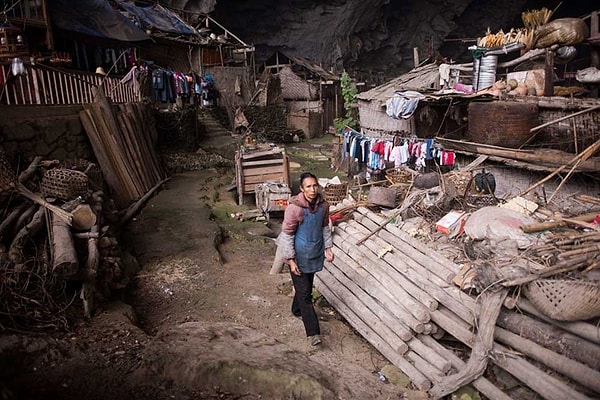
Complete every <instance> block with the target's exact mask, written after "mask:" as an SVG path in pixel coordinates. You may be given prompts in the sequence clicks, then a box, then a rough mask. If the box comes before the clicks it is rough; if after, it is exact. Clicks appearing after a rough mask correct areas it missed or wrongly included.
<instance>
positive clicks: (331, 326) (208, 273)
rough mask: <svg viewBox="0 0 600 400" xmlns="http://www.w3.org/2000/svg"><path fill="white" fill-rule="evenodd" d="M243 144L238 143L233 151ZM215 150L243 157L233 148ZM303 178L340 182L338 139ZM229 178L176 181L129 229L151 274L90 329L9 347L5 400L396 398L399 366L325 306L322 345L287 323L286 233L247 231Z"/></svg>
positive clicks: (216, 173) (312, 153) (3, 366)
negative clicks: (392, 373) (391, 371)
mask: <svg viewBox="0 0 600 400" xmlns="http://www.w3.org/2000/svg"><path fill="white" fill-rule="evenodd" d="M230 140H233V139H230ZM213 145H216V144H215V143H207V144H206V146H205V148H208V149H210V150H209V151H221V152H222V153H223V155H225V156H226V157H231V156H233V153H232V152H231V149H232V148H233V147H232V146H231V143H220V147H218V148H217V147H215V148H211V146H213ZM288 154H289V155H290V156H291V161H292V166H293V168H292V174H293V175H294V176H297V175H298V173H299V172H300V171H301V170H312V171H315V172H316V173H317V174H318V175H320V176H328V177H332V176H334V175H336V172H335V171H333V170H331V169H330V168H329V166H330V161H329V160H328V157H330V156H331V137H326V138H323V139H320V140H314V141H311V142H305V143H300V144H294V145H293V146H289V148H288ZM233 176H234V171H233V169H232V168H226V167H219V168H205V169H203V170H201V171H192V172H184V173H179V174H176V175H174V176H173V177H172V179H171V180H170V181H169V182H168V183H167V184H165V186H164V188H163V189H162V190H161V191H160V192H159V193H158V194H157V195H156V196H155V197H153V198H152V199H151V200H150V201H149V202H148V203H147V204H146V206H145V208H144V209H143V210H142V211H141V212H140V213H139V215H137V216H136V218H135V219H134V220H132V221H131V222H130V223H129V224H128V225H127V227H126V228H125V230H124V232H123V235H122V239H121V241H122V244H123V245H124V246H125V247H127V248H128V249H129V250H130V251H131V253H133V254H134V255H135V256H136V257H137V259H138V261H139V263H140V265H141V270H140V271H139V273H137V275H136V276H135V277H134V278H133V279H132V281H131V284H130V285H129V287H128V288H127V289H126V290H124V291H122V292H121V293H118V296H117V298H115V299H113V300H111V301H110V302H104V303H101V304H99V305H98V309H97V311H96V314H95V316H94V317H93V318H92V319H91V320H83V319H82V320H80V321H78V322H77V323H76V324H75V326H74V329H73V331H72V332H68V333H63V334H59V335H27V334H17V333H13V334H10V335H3V336H2V338H1V339H2V340H0V354H1V355H2V360H1V361H0V371H2V378H3V382H2V386H1V387H0V388H1V389H2V392H1V393H0V396H1V398H3V399H10V398H14V399H81V398H83V399H86V400H93V399H259V398H261V399H398V398H412V399H420V398H426V395H425V394H424V393H420V392H416V391H412V390H410V389H406V388H404V387H402V386H401V385H395V384H392V383H384V382H382V381H380V379H379V376H378V374H377V372H378V371H380V370H381V369H382V368H384V366H386V365H387V364H388V363H387V362H386V361H385V359H384V358H382V357H381V355H380V354H379V353H378V352H376V351H375V350H374V349H373V348H372V347H371V346H370V345H369V344H368V343H367V342H366V341H365V340H364V339H362V338H361V337H360V336H359V335H357V334H356V332H354V331H353V329H352V328H351V327H349V326H348V325H347V324H346V323H345V322H344V321H343V319H342V318H341V317H339V315H337V314H336V313H335V310H333V309H331V308H330V307H328V306H327V304H326V302H323V301H321V302H319V306H318V313H319V315H320V317H321V324H322V332H323V338H324V343H323V345H322V346H320V347H317V348H315V347H311V346H309V344H308V343H307V340H306V337H305V334H304V329H303V325H302V322H301V320H299V319H297V318H295V317H293V316H292V315H291V313H290V304H291V297H290V295H291V282H290V278H289V275H288V274H286V273H283V274H278V275H270V274H269V269H270V267H271V264H272V261H273V256H274V253H275V245H274V243H273V239H272V238H273V237H274V236H275V235H276V234H277V232H278V227H279V224H280V220H279V219H278V218H277V215H275V216H274V217H273V218H271V221H270V222H269V223H268V224H265V222H256V221H245V222H241V221H238V220H236V219H232V218H231V214H232V213H235V212H238V211H242V210H248V209H252V208H254V207H253V204H252V199H251V198H250V199H246V204H245V205H243V206H240V205H238V204H237V203H236V201H235V200H234V199H235V193H234V192H232V191H231V190H230V189H231V183H232V180H233Z"/></svg>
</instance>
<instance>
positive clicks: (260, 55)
mask: <svg viewBox="0 0 600 400" xmlns="http://www.w3.org/2000/svg"><path fill="white" fill-rule="evenodd" d="M581 1H583V0H581ZM578 2H580V0H573V2H569V5H568V7H567V6H566V5H563V6H561V7H562V9H563V10H564V11H568V9H569V8H571V9H573V5H574V4H572V3H578ZM539 3H540V2H539V1H534V0H529V1H527V0H504V1H496V0H477V1H475V0H396V1H390V0H346V1H343V0H252V1H246V0H218V1H217V0H171V1H169V0H167V1H166V2H165V4H166V5H170V6H172V7H175V8H179V9H185V10H190V11H199V12H211V15H212V16H213V17H214V18H215V19H216V20H217V21H219V22H220V23H222V24H223V25H224V26H226V27H227V28H228V29H230V30H231V31H232V32H233V33H235V34H236V35H237V36H239V37H240V38H242V40H244V41H245V42H246V43H252V44H254V45H255V46H256V49H257V60H259V61H260V60H264V59H266V58H268V57H269V56H270V55H271V54H272V53H273V52H274V51H275V50H282V51H284V52H287V53H289V54H291V55H296V56H301V57H306V58H309V59H311V60H313V61H315V62H317V63H321V64H322V65H323V66H324V67H326V68H331V67H333V68H336V69H337V70H340V69H341V68H348V67H350V68H352V67H358V66H359V67H360V68H362V69H369V70H373V71H388V72H392V75H393V73H394V72H395V71H390V70H393V69H397V70H404V71H405V70H406V69H408V68H411V67H412V66H413V49H414V48H416V49H417V50H418V53H419V59H420V61H423V60H425V59H426V58H427V57H431V59H433V57H435V56H436V55H437V56H439V55H441V56H443V57H446V58H452V59H454V60H457V58H458V59H459V60H458V61H460V62H464V61H466V60H465V58H468V57H469V55H470V54H469V52H468V51H467V47H468V46H469V45H471V44H473V43H474V41H472V40H471V41H469V40H466V41H462V40H460V39H462V38H471V39H473V38H476V37H477V36H482V35H483V34H485V31H486V30H487V29H488V28H490V29H491V30H492V31H494V32H495V31H498V30H499V29H504V30H505V31H506V30H508V29H510V28H511V27H520V26H522V22H521V12H522V11H524V10H527V9H535V8H541V7H542V6H546V7H548V8H552V7H553V6H556V4H554V3H558V2H554V1H553V0H549V1H548V2H547V3H548V4H539ZM588 7H589V6H588ZM578 11H580V10H578ZM578 15H581V14H578ZM574 16H575V15H574ZM453 39H454V40H453Z"/></svg>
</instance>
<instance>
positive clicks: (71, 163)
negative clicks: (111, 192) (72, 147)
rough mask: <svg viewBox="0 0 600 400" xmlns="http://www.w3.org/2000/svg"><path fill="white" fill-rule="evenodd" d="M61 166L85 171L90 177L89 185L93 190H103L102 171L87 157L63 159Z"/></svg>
mask: <svg viewBox="0 0 600 400" xmlns="http://www.w3.org/2000/svg"><path fill="white" fill-rule="evenodd" d="M60 167H61V168H66V169H73V170H75V171H81V172H85V174H86V175H87V177H88V179H89V185H90V187H91V189H92V190H101V189H102V184H103V182H104V181H103V179H104V178H103V177H102V171H101V170H100V167H99V166H98V165H97V164H95V163H93V162H91V161H89V160H86V159H85V158H68V159H66V160H63V161H61V163H60Z"/></svg>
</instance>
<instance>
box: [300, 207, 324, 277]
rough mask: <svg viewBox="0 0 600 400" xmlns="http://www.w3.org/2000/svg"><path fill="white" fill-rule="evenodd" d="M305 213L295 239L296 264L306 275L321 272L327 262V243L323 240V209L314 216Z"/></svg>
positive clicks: (318, 210)
mask: <svg viewBox="0 0 600 400" xmlns="http://www.w3.org/2000/svg"><path fill="white" fill-rule="evenodd" d="M303 211H304V220H303V221H302V223H301V224H300V225H299V226H298V229H297V230H296V235H295V238H294V248H295V250H296V263H297V264H298V267H299V268H300V271H302V272H304V273H307V274H308V273H313V272H319V271H321V270H322V269H323V263H324V262H325V241H324V240H323V213H324V211H323V207H322V206H319V208H318V209H317V211H316V212H315V213H314V214H313V213H310V212H308V210H307V209H306V208H304V209H303Z"/></svg>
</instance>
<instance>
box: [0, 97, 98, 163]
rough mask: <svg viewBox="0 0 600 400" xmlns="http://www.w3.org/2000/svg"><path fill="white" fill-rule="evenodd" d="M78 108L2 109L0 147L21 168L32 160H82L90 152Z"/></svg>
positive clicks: (90, 155) (91, 157)
mask: <svg viewBox="0 0 600 400" xmlns="http://www.w3.org/2000/svg"><path fill="white" fill-rule="evenodd" d="M81 110H82V107H81V106H2V107H1V108H0V147H2V149H3V150H4V152H5V154H6V156H7V158H8V159H9V162H11V163H12V164H13V165H15V166H17V165H20V166H21V168H23V167H24V166H25V167H26V166H27V164H28V163H29V162H30V161H31V160H32V159H33V158H34V157H35V156H42V157H44V158H45V159H49V160H54V159H57V160H64V159H67V158H84V159H87V160H92V159H93V158H94V153H93V150H92V147H91V145H90V142H89V140H88V138H87V135H86V133H85V130H84V129H83V126H82V125H81V122H80V121H79V111H81Z"/></svg>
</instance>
